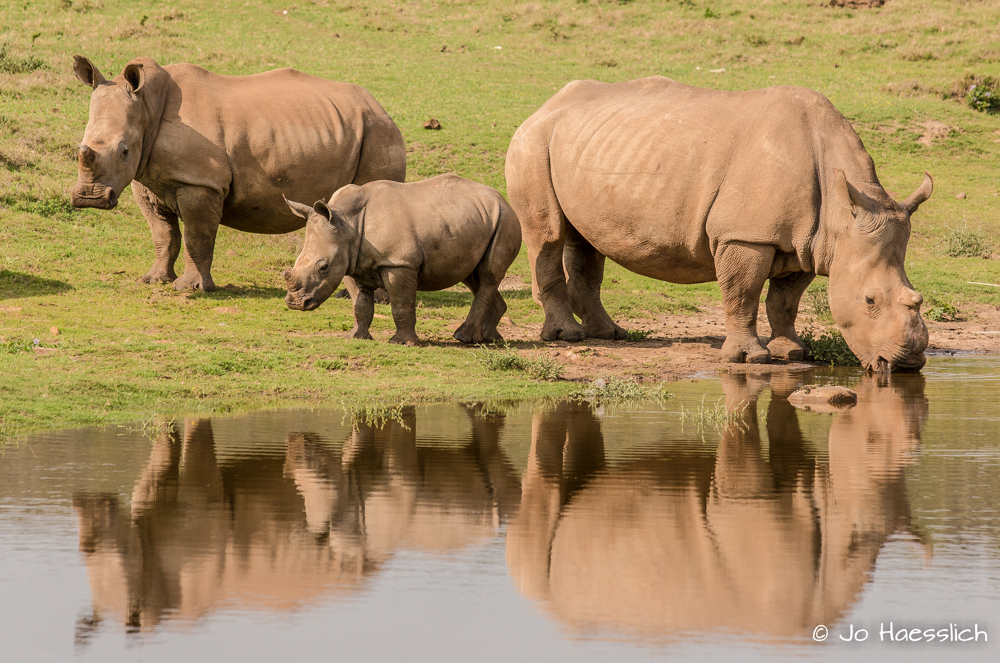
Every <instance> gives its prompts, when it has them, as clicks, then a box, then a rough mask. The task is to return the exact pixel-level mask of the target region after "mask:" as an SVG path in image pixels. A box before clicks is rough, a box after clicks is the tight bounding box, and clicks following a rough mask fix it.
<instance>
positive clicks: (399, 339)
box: [389, 332, 420, 348]
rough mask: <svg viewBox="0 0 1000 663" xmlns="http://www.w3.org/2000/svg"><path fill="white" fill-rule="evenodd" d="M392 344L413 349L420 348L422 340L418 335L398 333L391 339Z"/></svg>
mask: <svg viewBox="0 0 1000 663" xmlns="http://www.w3.org/2000/svg"><path fill="white" fill-rule="evenodd" d="M389 342H390V343H395V344H396V345H406V346H409V347H411V348H419V347H420V338H418V337H417V335H416V334H401V333H399V332H396V335H395V336H393V337H392V338H390V339H389Z"/></svg>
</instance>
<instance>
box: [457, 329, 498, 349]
mask: <svg viewBox="0 0 1000 663" xmlns="http://www.w3.org/2000/svg"><path fill="white" fill-rule="evenodd" d="M454 337H455V339H456V340H458V341H459V342H460V343H465V344H466V345H470V344H479V343H503V336H501V335H500V332H498V331H497V330H496V329H493V330H487V331H485V332H483V331H481V330H477V329H475V328H472V327H466V326H465V325H462V326H461V327H459V328H458V329H456V330H455V333H454Z"/></svg>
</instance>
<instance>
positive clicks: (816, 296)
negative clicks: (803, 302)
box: [806, 283, 833, 324]
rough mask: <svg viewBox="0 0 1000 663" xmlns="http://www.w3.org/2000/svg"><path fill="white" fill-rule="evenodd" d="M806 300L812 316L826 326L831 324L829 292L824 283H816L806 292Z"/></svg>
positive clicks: (831, 314)
mask: <svg viewBox="0 0 1000 663" xmlns="http://www.w3.org/2000/svg"><path fill="white" fill-rule="evenodd" d="M806 299H807V300H808V301H809V306H810V307H811V308H812V310H813V314H814V315H815V316H816V317H817V318H819V319H820V320H822V321H823V322H826V323H828V324H833V313H831V312H830V292H829V290H828V289H827V285H826V283H816V284H813V285H812V286H810V287H809V289H808V290H806Z"/></svg>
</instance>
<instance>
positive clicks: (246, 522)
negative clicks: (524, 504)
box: [73, 410, 520, 642]
mask: <svg viewBox="0 0 1000 663" xmlns="http://www.w3.org/2000/svg"><path fill="white" fill-rule="evenodd" d="M469 414H470V417H471V419H472V435H471V440H470V441H469V443H468V444H467V445H466V446H464V447H456V446H450V447H446V448H440V447H423V446H421V447H418V446H417V444H416V419H415V416H414V413H413V411H412V410H409V411H406V412H404V415H403V417H402V423H398V422H389V423H388V424H387V425H386V426H385V427H384V428H382V429H381V430H375V429H372V428H370V427H368V426H365V425H358V426H357V427H356V428H355V430H354V431H353V433H352V435H351V437H350V439H349V440H348V441H347V442H346V443H345V444H344V445H343V447H342V448H339V449H338V448H337V446H336V445H332V444H328V443H327V442H326V441H324V439H323V438H322V437H320V436H318V435H314V434H304V433H293V434H290V435H289V436H288V438H287V442H286V456H285V459H284V463H281V462H280V460H279V461H278V462H275V461H276V459H275V458H274V457H268V456H267V455H260V456H246V457H242V458H240V459H239V460H238V461H237V462H235V463H234V462H232V461H229V462H226V463H220V462H219V461H218V459H217V458H216V450H215V441H214V436H213V433H212V424H211V421H209V420H204V419H203V420H190V421H188V422H186V423H185V427H184V428H185V430H184V435H183V440H182V439H181V436H180V435H179V434H178V433H177V432H176V431H174V430H171V431H169V432H167V433H165V434H163V435H161V437H160V438H159V439H158V440H156V442H155V443H154V445H153V450H152V453H151V457H150V460H149V463H148V464H147V466H146V468H145V470H144V471H143V474H142V476H141V477H140V478H139V480H138V481H137V482H136V484H135V488H134V491H133V494H132V506H131V513H128V512H127V510H126V509H123V508H122V506H121V505H120V504H119V501H118V497H117V496H106V495H104V496H102V495H98V496H94V495H78V496H77V497H76V498H74V500H73V506H74V509H75V510H76V512H77V515H78V517H79V523H80V549H81V551H83V553H84V556H85V561H86V566H87V570H88V573H89V576H90V584H91V593H92V602H93V610H94V614H93V617H91V618H88V619H85V620H82V621H81V625H80V627H79V630H78V638H79V639H80V640H81V642H86V639H87V635H88V632H89V630H92V629H93V628H94V627H95V626H96V624H98V623H99V622H100V621H101V620H102V619H103V618H104V617H112V618H114V619H117V620H121V621H124V623H125V624H126V625H127V626H129V627H130V628H132V629H134V630H140V629H142V630H144V629H148V628H151V627H154V626H156V625H157V624H158V623H160V622H161V621H162V620H163V619H165V618H168V617H170V618H180V619H182V620H194V619H197V618H199V617H201V616H203V615H205V614H206V613H208V612H210V611H211V610H214V609H217V608H220V607H227V606H232V607H238V608H255V607H256V608H263V609H268V610H286V609H292V608H295V607H298V606H300V605H302V604H303V603H307V602H309V601H311V600H316V599H318V598H321V597H323V596H328V595H331V594H334V595H335V594H338V593H344V592H351V591H353V590H355V589H357V588H358V587H360V586H361V585H362V584H363V582H364V581H365V577H366V576H368V575H370V574H372V573H374V572H376V571H378V569H379V568H380V567H381V565H382V564H383V563H384V562H385V561H386V560H388V559H389V558H390V557H391V556H392V554H393V552H394V551H395V550H397V549H399V548H403V547H410V548H420V549H426V550H432V551H449V550H454V549H456V548H459V547H462V546H466V545H469V544H473V543H476V542H480V541H483V540H486V539H490V538H493V537H495V536H496V534H497V527H498V523H499V521H500V520H502V519H505V518H506V517H507V515H508V512H509V510H510V509H511V508H516V506H517V500H518V497H519V494H520V484H519V482H518V479H517V478H516V473H515V472H514V470H513V468H512V467H511V466H510V464H509V463H508V462H507V460H506V459H505V457H504V456H503V454H502V452H501V451H500V447H499V434H500V430H501V428H502V419H499V418H491V417H482V416H479V415H478V414H476V413H474V412H473V411H472V410H469Z"/></svg>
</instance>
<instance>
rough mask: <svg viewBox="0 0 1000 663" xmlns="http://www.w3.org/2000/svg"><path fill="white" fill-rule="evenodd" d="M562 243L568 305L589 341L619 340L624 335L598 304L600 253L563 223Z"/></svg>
mask: <svg viewBox="0 0 1000 663" xmlns="http://www.w3.org/2000/svg"><path fill="white" fill-rule="evenodd" d="M566 229H567V232H566V244H565V245H564V247H563V265H564V267H565V269H566V285H567V289H568V290H569V301H570V306H571V307H572V308H573V313H575V314H576V315H577V316H578V317H579V318H580V320H581V321H582V322H583V328H584V330H585V331H586V332H587V336H588V337H590V338H604V339H608V340H612V341H621V340H623V339H624V338H625V337H626V336H627V334H626V332H625V330H624V329H622V328H621V327H619V326H618V325H616V324H615V322H614V320H612V319H611V316H610V315H608V312H607V311H606V310H605V309H604V304H602V303H601V284H602V283H604V260H605V258H604V254H603V253H599V252H598V251H597V249H595V248H594V247H593V245H592V244H591V243H590V242H588V241H587V240H586V239H584V238H583V235H581V234H580V233H579V232H578V231H577V230H576V228H574V227H573V226H572V225H570V224H566Z"/></svg>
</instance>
